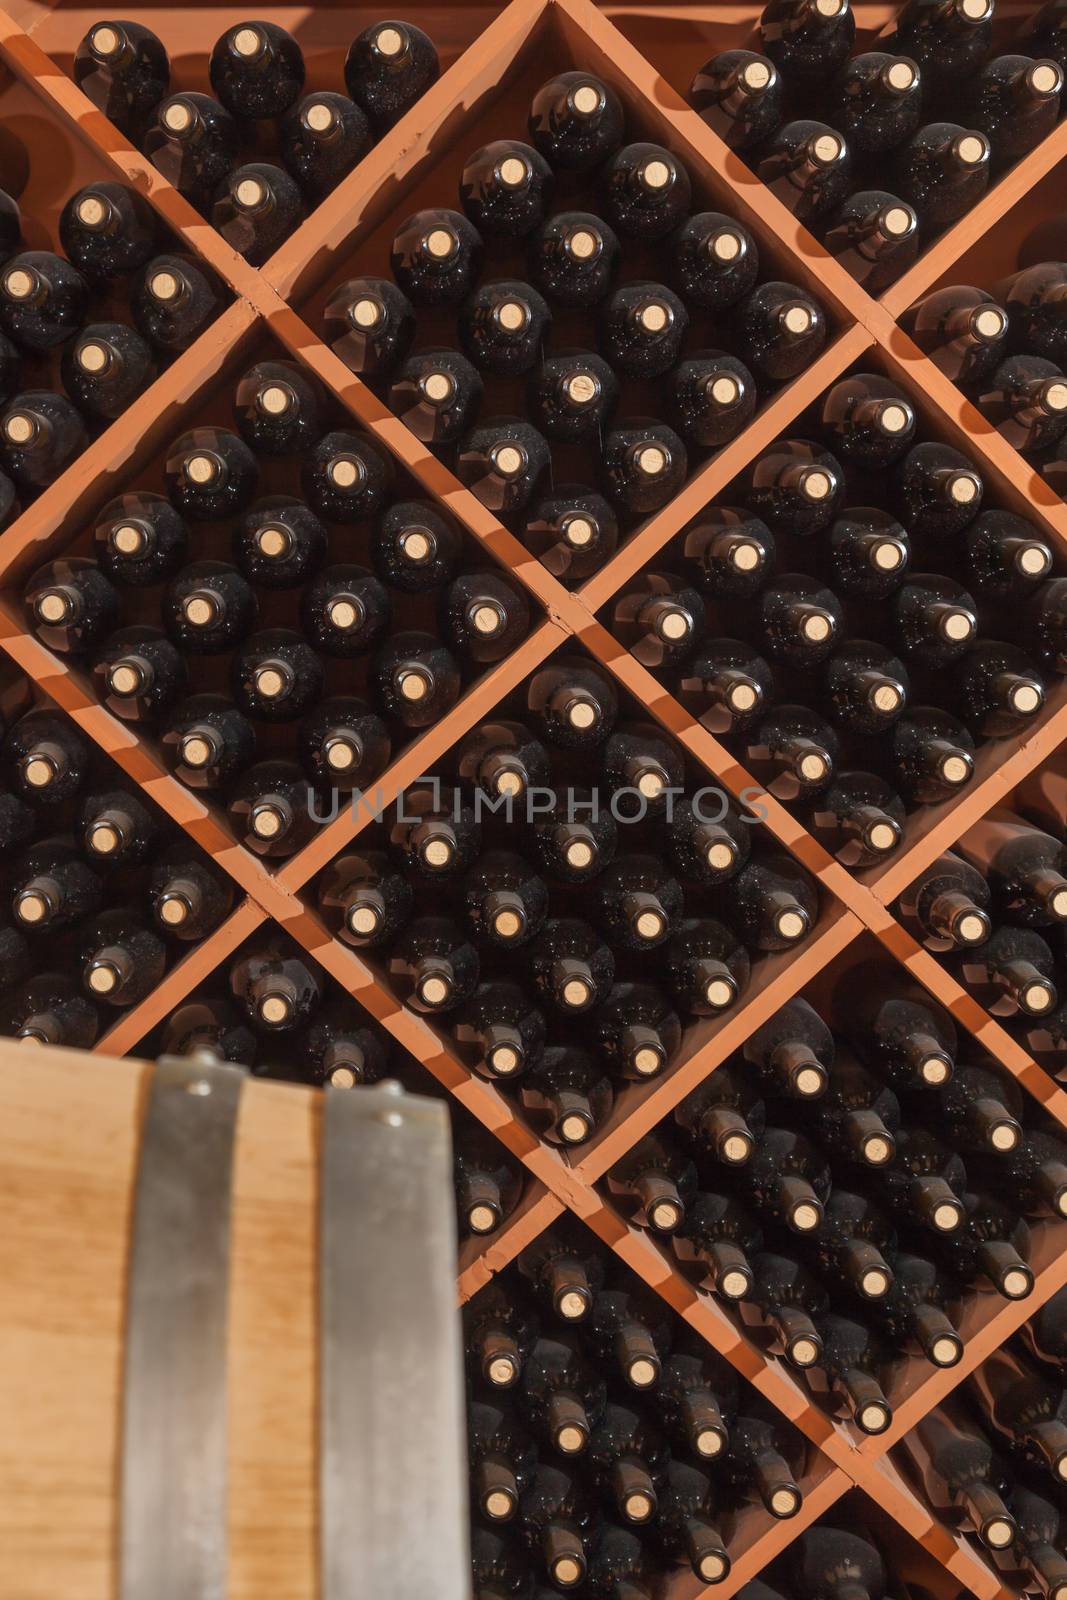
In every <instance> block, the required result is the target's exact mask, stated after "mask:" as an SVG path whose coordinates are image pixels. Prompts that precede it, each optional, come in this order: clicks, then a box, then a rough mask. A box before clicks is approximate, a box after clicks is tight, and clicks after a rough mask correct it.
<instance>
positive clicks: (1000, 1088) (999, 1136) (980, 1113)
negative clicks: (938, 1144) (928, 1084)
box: [940, 1062, 1022, 1153]
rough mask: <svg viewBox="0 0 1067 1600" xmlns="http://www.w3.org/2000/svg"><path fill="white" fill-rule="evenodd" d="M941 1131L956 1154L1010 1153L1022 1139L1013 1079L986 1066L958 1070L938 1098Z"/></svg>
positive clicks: (1018, 1099)
mask: <svg viewBox="0 0 1067 1600" xmlns="http://www.w3.org/2000/svg"><path fill="white" fill-rule="evenodd" d="M940 1106H941V1117H942V1120H943V1122H944V1126H945V1131H946V1133H947V1136H948V1138H949V1139H950V1140H951V1142H952V1144H953V1145H955V1147H956V1148H957V1149H958V1150H963V1151H964V1152H966V1153H969V1152H986V1151H990V1150H992V1151H1006V1150H1014V1149H1015V1147H1016V1145H1017V1144H1018V1143H1019V1140H1020V1139H1021V1137H1022V1127H1021V1118H1022V1100H1021V1098H1020V1096H1019V1091H1018V1089H1017V1088H1016V1086H1015V1082H1014V1080H1013V1079H1010V1078H1008V1077H1006V1076H1005V1075H1004V1074H1003V1073H1001V1072H998V1071H996V1070H995V1069H994V1068H993V1063H992V1062H990V1063H989V1065H988V1066H973V1065H972V1066H964V1067H959V1068H958V1069H957V1071H956V1072H955V1073H954V1075H953V1077H952V1080H951V1082H950V1083H948V1084H947V1085H946V1086H945V1088H944V1090H943V1091H942V1094H941V1100H940Z"/></svg>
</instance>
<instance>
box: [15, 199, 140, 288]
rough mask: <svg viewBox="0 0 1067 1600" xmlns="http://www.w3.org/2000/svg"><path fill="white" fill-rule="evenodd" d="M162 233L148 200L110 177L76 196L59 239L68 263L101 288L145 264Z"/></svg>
mask: <svg viewBox="0 0 1067 1600" xmlns="http://www.w3.org/2000/svg"><path fill="white" fill-rule="evenodd" d="M158 234H159V225H158V223H157V222H156V216H155V212H154V211H153V210H152V208H151V206H150V205H149V204H148V202H147V200H144V199H142V198H141V196H140V195H139V194H138V193H137V191H136V190H135V189H130V188H128V187H127V186H126V184H124V183H115V182H112V181H109V180H108V179H106V178H104V179H101V180H100V181H99V182H97V183H90V184H87V185H86V186H85V188H84V189H79V190H78V191H77V193H75V194H72V195H71V197H70V199H69V200H68V201H67V203H66V205H65V206H64V207H63V210H62V211H61V212H60V215H59V240H60V243H61V244H62V246H63V249H64V251H65V253H66V256H67V259H68V261H70V262H72V263H73V265H74V266H75V267H77V269H78V271H79V272H80V273H82V274H83V275H84V277H85V278H87V279H88V281H89V282H90V283H92V284H94V285H99V286H100V287H106V286H107V285H108V284H111V283H114V282H115V280H116V279H121V278H124V277H126V276H127V275H128V274H129V273H132V272H139V271H140V270H141V269H142V267H145V266H147V265H148V263H149V261H150V260H151V259H152V256H153V255H154V254H155V248H156V240H157V238H158ZM9 253H13V252H9Z"/></svg>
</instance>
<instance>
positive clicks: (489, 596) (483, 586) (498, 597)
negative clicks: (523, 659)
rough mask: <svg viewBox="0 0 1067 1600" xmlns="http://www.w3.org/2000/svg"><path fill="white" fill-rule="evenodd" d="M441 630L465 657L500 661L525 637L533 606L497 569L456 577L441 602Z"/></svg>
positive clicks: (454, 648) (482, 663) (468, 659)
mask: <svg viewBox="0 0 1067 1600" xmlns="http://www.w3.org/2000/svg"><path fill="white" fill-rule="evenodd" d="M439 622H440V627H441V632H442V634H443V636H444V638H445V639H446V640H447V642H448V644H449V645H450V646H451V648H452V649H453V650H455V651H456V652H457V654H459V655H460V656H461V657H462V658H463V659H465V660H467V661H470V662H474V663H477V664H478V665H479V666H483V665H486V664H487V663H489V662H491V661H501V660H503V658H504V657H505V656H506V655H509V654H510V652H511V651H512V650H513V649H515V647H516V646H517V645H518V644H519V643H520V642H521V641H522V640H523V639H524V638H525V637H526V634H527V632H528V631H529V626H530V608H529V605H528V603H527V601H526V597H525V595H524V594H523V593H522V591H521V590H520V588H519V586H518V584H517V583H516V582H515V581H514V580H513V579H510V578H506V577H503V576H498V575H497V574H496V573H495V572H469V573H463V574H462V575H461V576H460V577H458V578H454V579H453V580H452V583H451V584H450V585H449V587H448V589H447V590H446V592H445V593H444V594H443V595H442V596H441V598H440V602H439Z"/></svg>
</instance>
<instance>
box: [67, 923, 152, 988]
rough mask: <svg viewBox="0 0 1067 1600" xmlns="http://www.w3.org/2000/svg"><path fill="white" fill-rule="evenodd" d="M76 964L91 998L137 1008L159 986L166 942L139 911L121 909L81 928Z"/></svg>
mask: <svg viewBox="0 0 1067 1600" xmlns="http://www.w3.org/2000/svg"><path fill="white" fill-rule="evenodd" d="M75 964H76V966H77V968H78V969H79V970H80V972H81V978H82V984H83V985H84V988H85V991H86V993H87V994H88V995H89V996H90V998H91V999H94V1000H102V1001H104V1002H106V1004H108V1005H111V1006H134V1005H136V1004H137V1003H138V1001H140V1000H144V999H145V998H146V996H147V995H149V994H150V993H151V992H152V990H153V989H155V988H156V987H157V986H158V985H159V983H160V981H161V980H162V977H163V973H164V971H165V970H166V965H167V955H166V948H165V946H164V944H163V940H162V939H161V938H160V937H159V935H158V934H157V933H155V932H154V931H153V929H151V928H147V927H145V926H144V924H143V923H142V922H141V921H140V920H139V918H138V916H137V913H136V912H135V911H130V910H128V909H126V908H119V909H114V910H110V911H104V912H102V913H101V914H100V915H99V916H98V917H94V918H93V920H92V922H91V923H89V924H88V926H83V927H81V928H79V929H78V936H77V950H76V954H75Z"/></svg>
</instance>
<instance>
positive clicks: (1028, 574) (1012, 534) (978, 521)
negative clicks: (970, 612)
mask: <svg viewBox="0 0 1067 1600" xmlns="http://www.w3.org/2000/svg"><path fill="white" fill-rule="evenodd" d="M963 543H964V548H963V552H962V571H963V578H964V582H965V583H966V584H967V586H968V588H969V589H970V590H971V592H972V594H975V595H977V596H979V598H985V597H987V596H988V597H990V598H998V599H999V598H1001V597H1008V596H1011V597H1012V598H1015V599H1022V598H1023V597H1024V596H1026V595H1029V594H1032V593H1033V591H1034V590H1035V589H1036V587H1037V585H1038V584H1039V583H1041V582H1042V580H1043V579H1044V578H1047V577H1048V575H1049V573H1050V572H1051V570H1052V551H1051V549H1050V548H1049V546H1048V544H1047V543H1046V542H1045V540H1044V539H1043V538H1042V536H1041V533H1040V531H1039V530H1038V528H1037V527H1036V526H1035V524H1034V523H1032V522H1030V521H1028V520H1027V519H1026V518H1025V517H1017V516H1016V515H1015V514H1014V512H1011V511H983V512H982V513H981V515H980V516H978V517H976V518H975V520H974V521H973V522H972V523H971V525H970V527H969V528H968V529H967V531H966V533H965V534H964V536H963ZM1046 664H1047V663H1046Z"/></svg>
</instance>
